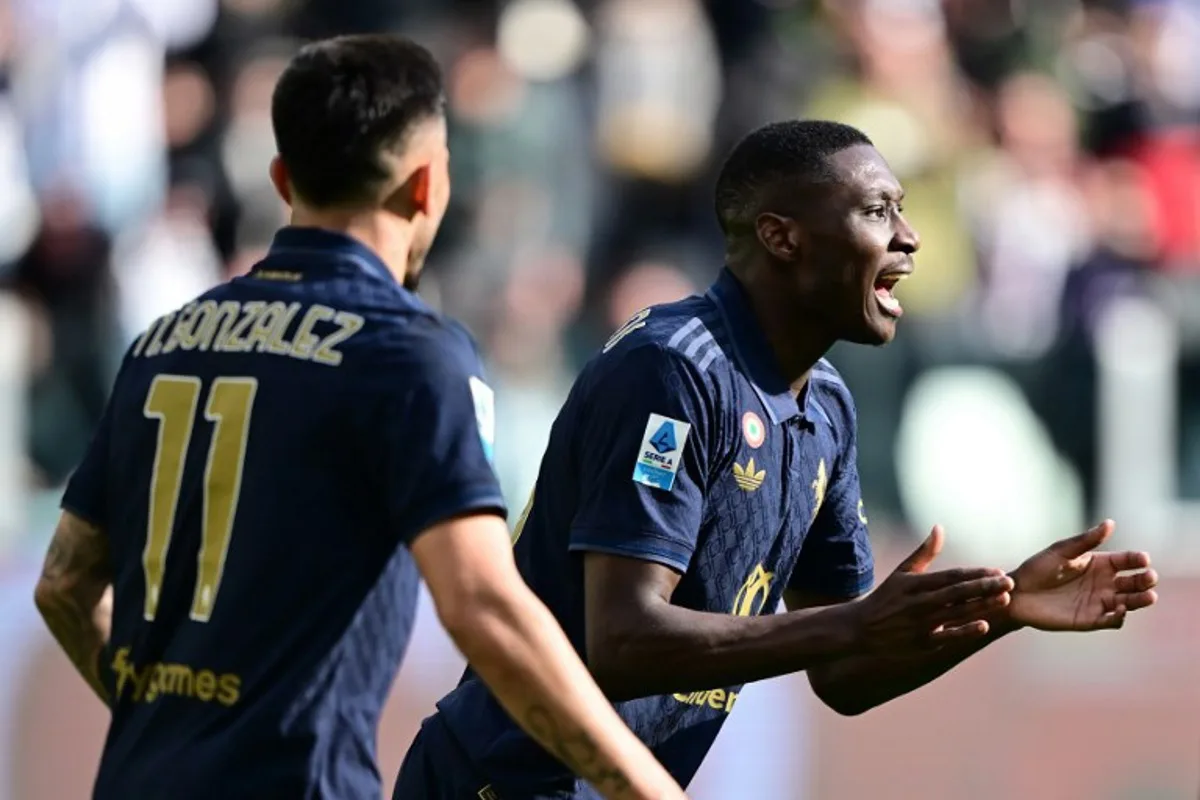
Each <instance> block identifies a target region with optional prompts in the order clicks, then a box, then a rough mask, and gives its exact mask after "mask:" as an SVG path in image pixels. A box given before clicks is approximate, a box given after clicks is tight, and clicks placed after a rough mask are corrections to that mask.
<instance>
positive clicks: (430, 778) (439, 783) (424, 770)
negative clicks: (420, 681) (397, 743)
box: [392, 714, 501, 800]
mask: <svg viewBox="0 0 1200 800" xmlns="http://www.w3.org/2000/svg"><path fill="white" fill-rule="evenodd" d="M392 800H501V797H500V796H499V795H498V794H496V793H495V792H494V791H493V790H492V788H491V786H489V785H488V782H487V781H486V780H483V779H481V778H479V777H478V775H477V774H476V771H475V767H474V765H472V764H471V762H470V760H469V759H468V758H467V754H466V753H464V752H463V750H462V747H461V746H460V745H459V744H458V742H457V741H455V739H454V736H453V735H451V733H450V731H449V729H448V728H447V727H446V724H445V723H444V722H442V721H441V719H440V718H438V716H437V715H436V714H435V715H434V716H432V717H429V718H427V719H426V720H425V721H424V722H422V723H421V730H419V731H417V736H416V738H414V739H413V742H412V745H411V746H410V747H409V748H408V755H406V756H404V763H403V764H401V765H400V774H399V775H398V776H397V777H396V788H395V789H394V790H393V791H392Z"/></svg>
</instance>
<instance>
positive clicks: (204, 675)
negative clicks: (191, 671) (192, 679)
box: [196, 669, 217, 703]
mask: <svg viewBox="0 0 1200 800" xmlns="http://www.w3.org/2000/svg"><path fill="white" fill-rule="evenodd" d="M216 690H217V676H216V675H214V674H213V671H212V670H210V669H202V670H200V671H199V672H197V673H196V699H197V700H201V701H203V702H205V703H207V702H209V701H211V700H212V699H213V694H215V693H216Z"/></svg>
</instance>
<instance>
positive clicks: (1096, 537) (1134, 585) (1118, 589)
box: [1008, 520, 1158, 631]
mask: <svg viewBox="0 0 1200 800" xmlns="http://www.w3.org/2000/svg"><path fill="white" fill-rule="evenodd" d="M1114 527H1115V525H1114V524H1113V521H1112V520H1105V521H1104V522H1102V523H1100V524H1099V525H1097V526H1096V527H1094V528H1092V529H1091V530H1088V531H1084V532H1083V533H1081V534H1079V535H1078V536H1072V537H1071V538H1070V539H1063V540H1062V541H1060V542H1055V543H1054V544H1052V545H1050V546H1049V547H1047V548H1046V549H1045V550H1043V551H1042V552H1040V553H1038V554H1037V555H1035V556H1033V557H1032V558H1030V559H1029V560H1027V561H1026V562H1025V563H1024V564H1022V565H1021V566H1019V567H1018V568H1017V569H1016V571H1015V572H1014V573H1012V577H1013V580H1014V581H1016V591H1014V592H1013V594H1012V603H1011V605H1010V606H1009V612H1008V613H1009V616H1010V618H1011V619H1012V621H1013V622H1014V623H1016V624H1019V625H1028V626H1030V627H1033V628H1038V629H1040V630H1044V631H1094V630H1101V629H1106V628H1119V627H1121V626H1122V625H1123V624H1124V623H1125V615H1126V614H1127V613H1129V612H1130V611H1137V610H1138V609H1141V608H1147V607H1149V606H1152V605H1154V603H1155V602H1157V601H1158V595H1157V594H1156V593H1155V592H1154V587H1155V586H1156V585H1157V584H1158V575H1157V573H1155V571H1154V570H1152V569H1150V556H1149V554H1147V553H1142V552H1137V551H1126V552H1121V553H1107V552H1094V551H1095V550H1096V548H1097V547H1099V546H1100V545H1101V544H1103V543H1104V542H1105V540H1107V539H1108V537H1109V536H1111V535H1112V532H1113V528H1114ZM1122 573H1127V574H1122Z"/></svg>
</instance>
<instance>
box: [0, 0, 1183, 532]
mask: <svg viewBox="0 0 1200 800" xmlns="http://www.w3.org/2000/svg"><path fill="white" fill-rule="evenodd" d="M383 30H389V31H400V32H403V33H405V34H407V35H410V36H412V37H414V38H416V39H418V40H419V41H421V42H422V43H424V44H426V45H427V46H429V47H430V48H431V49H432V50H433V51H434V53H435V55H437V57H438V58H439V60H440V61H441V63H442V64H443V65H444V68H445V71H446V78H447V86H448V95H449V114H450V121H451V149H452V161H451V163H452V173H453V177H454V195H453V201H452V204H451V210H450V213H449V214H448V216H447V220H446V224H445V227H444V228H443V232H442V234H441V236H440V238H439V240H438V244H437V246H436V247H435V250H434V252H433V254H432V256H431V260H430V268H429V272H428V277H427V279H426V282H425V284H423V287H422V289H423V292H424V293H425V294H426V295H427V297H428V299H430V301H431V302H433V303H435V304H437V305H439V306H440V307H442V308H444V309H445V310H447V311H448V312H450V313H452V314H454V315H456V316H458V317H460V318H462V319H463V320H464V321H466V322H467V324H468V325H469V326H470V327H471V329H472V330H473V331H474V333H475V334H476V336H477V337H478V338H479V339H480V341H481V343H482V344H483V347H484V349H485V351H486V354H487V357H488V360H489V369H490V370H491V375H492V379H493V381H494V383H495V384H496V387H497V392H498V409H497V412H498V425H497V427H498V430H499V431H500V432H501V436H502V438H501V440H500V441H499V442H498V450H497V458H498V467H499V470H500V472H501V477H502V481H503V483H504V486H505V489H506V491H507V492H508V493H509V495H510V498H509V499H510V504H511V505H513V506H515V507H517V508H519V507H520V506H521V505H523V502H524V494H525V493H526V492H527V491H528V489H529V487H530V485H531V484H532V482H533V479H534V476H535V474H536V470H537V467H538V461H539V459H540V453H541V450H542V446H543V444H544V442H545V439H546V436H547V432H548V428H549V425H550V423H551V421H552V420H553V418H554V415H555V413H556V411H557V408H558V406H559V404H560V402H561V400H562V398H563V396H564V394H565V391H566V389H567V387H568V386H569V384H570V380H571V378H572V377H573V375H574V372H575V370H576V369H577V368H578V366H579V364H580V363H581V361H582V360H583V359H585V358H586V357H587V356H588V355H589V354H590V353H591V352H592V351H593V349H594V348H595V347H596V346H597V343H598V342H602V341H603V339H604V338H605V337H606V336H607V334H608V333H609V332H610V331H611V330H612V329H613V328H615V327H616V326H617V325H619V324H620V322H621V321H622V320H624V319H625V318H626V317H628V316H629V315H631V314H632V313H634V312H635V311H637V310H638V309H640V308H642V307H643V306H646V305H649V304H651V303H656V302H662V301H666V300H671V299H675V298H677V297H681V296H684V295H687V294H690V293H692V292H693V291H696V290H697V289H702V288H703V287H704V286H706V285H707V283H708V282H709V281H710V280H711V279H712V278H713V276H714V275H715V274H716V271H717V270H718V269H719V267H720V265H721V262H722V255H723V251H722V244H721V240H720V237H719V234H718V230H717V227H716V225H715V222H714V217H713V214H712V200H711V196H712V185H713V181H714V178H715V173H716V170H717V169H718V168H719V165H720V162H721V159H722V157H723V155H724V153H725V152H726V151H727V150H728V149H729V148H730V147H731V146H732V144H733V143H734V142H735V141H736V140H737V139H738V138H740V137H741V136H742V135H744V134H745V133H746V132H748V131H749V130H750V129H752V128H753V127H755V126H756V125H759V124H761V123H763V122H766V121H770V120H774V119H779V118H785V117H797V116H810V117H822V118H831V119H837V120H840V121H843V122H847V123H850V124H853V125H856V126H858V127H861V128H862V129H863V130H865V131H866V132H867V133H868V135H870V136H871V137H872V138H873V139H874V141H875V142H876V144H877V146H878V147H879V149H880V150H881V151H882V152H883V154H884V155H885V156H886V157H887V158H888V159H889V161H890V163H891V165H892V167H893V169H894V171H895V172H896V173H897V175H898V176H899V177H900V179H901V180H902V181H903V182H904V184H905V187H906V189H907V191H908V197H907V199H906V201H905V207H906V213H907V214H908V216H909V218H910V220H911V221H912V223H913V224H914V225H915V226H916V227H917V229H918V230H919V231H920V233H921V234H922V237H923V240H924V247H923V249H922V251H921V253H920V254H919V255H918V258H917V274H916V276H915V277H914V278H912V279H911V280H910V281H908V282H906V283H905V284H904V285H903V286H902V287H901V289H900V292H899V295H900V298H901V300H902V301H903V303H904V306H905V309H906V316H905V319H904V322H903V323H902V326H901V335H900V336H899V337H898V338H897V341H896V342H895V343H894V344H893V345H891V346H890V347H888V348H886V349H883V350H873V349H866V348H853V347H845V348H842V347H839V348H838V349H837V350H835V353H834V355H833V360H834V361H835V363H836V364H837V366H838V367H839V368H840V369H841V370H842V371H843V374H844V375H845V376H846V378H847V381H848V383H849V384H850V386H851V388H852V389H853V390H854V391H855V395H856V398H857V401H858V407H859V417H860V441H859V457H860V469H861V472H862V476H863V483H864V495H865V497H866V498H867V504H868V508H870V509H872V516H873V522H874V523H880V525H878V526H877V529H878V530H882V531H887V530H889V529H891V530H903V529H904V528H905V525H906V523H908V522H911V521H912V520H913V519H914V518H916V519H923V518H924V517H925V516H926V514H925V509H927V508H934V509H935V510H937V511H938V512H939V513H943V512H944V513H950V512H952V511H953V509H949V510H947V509H945V508H944V507H938V506H936V505H935V506H929V503H928V498H929V497H930V496H931V493H934V492H935V490H936V489H938V488H942V489H943V490H944V489H945V487H946V486H947V483H948V482H949V481H952V480H954V479H956V478H959V477H960V476H961V475H964V474H966V475H971V476H973V485H975V486H979V485H980V484H981V483H982V484H983V490H984V491H987V492H991V493H993V494H997V495H1003V496H1004V498H1007V499H1004V498H1002V499H1001V501H1000V502H1002V503H1004V502H1007V503H1008V504H1009V505H1021V506H1022V507H1023V506H1025V505H1029V506H1030V507H1034V508H1042V507H1050V506H1051V505H1052V504H1054V503H1058V504H1065V505H1067V506H1070V507H1071V508H1070V510H1069V511H1068V512H1067V513H1066V516H1065V517H1064V518H1063V524H1067V523H1066V521H1065V520H1068V519H1069V520H1071V521H1074V516H1075V515H1078V514H1082V513H1083V512H1084V511H1085V510H1090V509H1092V508H1094V507H1095V506H1096V505H1097V504H1098V503H1099V502H1100V501H1099V499H1098V496H1097V495H1098V491H1099V490H1098V486H1097V473H1098V471H1099V465H1098V463H1097V461H1098V455H1097V450H1098V441H1099V440H1100V437H1099V436H1098V434H1097V428H1098V426H1099V424H1100V423H1099V421H1098V415H1099V411H1098V408H1097V407H1098V405H1099V402H1098V399H1097V397H1098V389H1097V380H1098V379H1097V371H1098V369H1097V357H1096V339H1097V336H1098V335H1099V334H1098V330H1099V329H1100V328H1101V327H1102V325H1103V321H1104V319H1105V314H1106V311H1107V310H1108V309H1110V308H1111V307H1112V306H1113V304H1114V303H1118V302H1120V301H1122V300H1128V299H1130V298H1133V299H1137V300H1142V301H1145V302H1146V303H1148V304H1149V306H1148V307H1150V308H1152V309H1158V311H1159V312H1161V316H1162V318H1163V319H1166V320H1168V322H1169V326H1170V330H1172V331H1174V332H1175V333H1176V334H1177V338H1178V339H1179V340H1180V341H1182V342H1183V345H1182V346H1181V348H1180V357H1179V360H1178V367H1177V368H1178V382H1177V388H1178V393H1179V397H1180V402H1179V403H1178V405H1179V415H1180V416H1179V437H1178V440H1179V448H1178V453H1177V454H1173V457H1174V458H1177V460H1178V470H1177V471H1178V481H1179V485H1178V490H1179V492H1181V493H1182V494H1184V495H1188V496H1200V368H1197V366H1200V365H1192V363H1191V361H1192V358H1191V349H1190V347H1189V346H1188V342H1189V341H1190V339H1191V330H1192V329H1194V328H1197V327H1200V326H1197V325H1196V324H1195V322H1196V321H1200V315H1198V314H1195V313H1189V309H1188V301H1189V299H1190V297H1191V296H1193V295H1195V294H1196V290H1195V289H1193V288H1192V287H1193V286H1195V285H1197V281H1196V275H1197V273H1200V135H1198V134H1200V130H1198V129H1197V123H1198V122H1200V47H1198V46H1197V43H1200V2H1197V0H1104V1H1103V2H1100V1H1094V2H1084V1H1083V0H943V1H942V2H939V1H938V0H827V1H826V2H817V0H808V1H807V2H806V1H805V0H0V263H2V264H4V265H5V266H4V268H3V270H4V271H3V280H4V282H5V286H6V288H7V289H8V290H9V292H10V293H11V296H13V297H16V298H18V299H19V300H20V301H21V304H20V308H22V309H24V311H25V315H26V318H27V320H28V328H27V329H28V331H29V335H28V343H27V349H28V355H27V358H26V360H25V363H26V364H27V369H28V372H29V381H28V392H29V406H28V412H27V414H28V424H27V426H26V430H27V454H28V480H29V481H30V482H32V483H33V484H34V485H37V486H40V487H44V488H46V489H47V490H49V489H51V488H53V487H56V486H58V485H61V482H62V481H63V480H64V479H65V478H66V476H67V475H68V474H69V472H70V470H71V469H72V467H73V466H74V464H75V462H76V460H77V459H78V457H79V456H80V454H81V452H82V449H83V448H84V447H85V446H86V443H87V440H88V436H89V433H90V429H91V427H92V426H93V425H94V423H95V422H96V420H97V418H98V416H99V414H100V413H101V410H102V408H103V403H104V400H105V396H106V392H107V390H108V386H109V382H110V380H111V378H112V375H113V372H114V368H115V364H116V363H117V362H118V360H119V358H120V353H121V351H122V349H123V347H124V346H125V344H126V343H127V342H128V341H129V340H130V339H131V338H132V337H133V336H134V335H135V334H136V333H137V332H138V331H139V330H140V329H141V328H142V327H143V326H145V325H146V324H147V323H148V322H149V321H150V320H151V319H153V318H154V317H155V316H157V315H159V314H161V313H163V312H164V311H166V310H168V309H170V308H173V307H175V306H177V305H180V304H182V303H183V302H185V301H187V300H188V299H190V298H191V297H192V296H193V295H194V294H196V293H198V292H199V291H202V290H204V289H205V288H207V287H208V286H210V285H212V284H214V283H215V282H217V281H220V280H223V279H226V278H228V277H230V276H232V275H237V274H239V273H242V272H244V271H245V270H246V269H247V268H248V267H249V266H250V265H251V264H253V263H254V261H255V260H256V259H257V258H258V257H259V256H260V255H261V254H262V253H263V251H264V249H265V248H266V247H267V246H268V244H269V242H270V238H271V236H272V234H273V232H274V230H275V229H276V228H277V227H278V226H279V225H280V224H282V223H283V222H284V221H285V220H286V209H285V208H283V207H282V206H281V204H280V203H279V201H278V200H277V199H276V198H275V197H274V195H273V193H272V191H271V188H270V184H269V182H268V178H267V169H266V166H267V162H268V160H269V158H270V157H271V155H273V142H272V136H271V130H270V119H269V100H270V95H271V90H272V87H273V85H274V81H275V79H276V77H277V76H278V75H279V73H280V71H281V69H282V68H283V66H284V65H285V64H286V62H287V59H288V57H289V55H290V54H291V53H292V52H293V51H294V49H295V48H296V46H297V45H298V43H300V42H303V41H305V40H307V39H311V38H316V37H323V36H328V35H333V34H338V33H348V32H362V31H383ZM1173 368H1174V367H1173ZM934 375H941V376H943V378H944V380H941V381H940V382H939V381H933V380H931V376H934ZM948 398H953V399H954V404H953V408H954V409H956V410H957V413H954V414H950V413H945V410H946V409H947V408H948V406H947V405H946V403H947V402H949V400H948ZM964 409H965V410H964ZM1126 424H1127V425H1128V426H1131V427H1136V426H1137V425H1138V424H1139V422H1138V420H1137V419H1136V418H1132V419H1129V420H1127V422H1126ZM989 429H994V430H991V432H990V433H989ZM959 431H964V432H967V434H964V435H967V437H968V440H969V441H972V442H975V443H976V445H975V447H974V449H973V450H972V451H970V452H963V451H962V449H961V447H960V448H959V449H958V450H956V449H955V443H956V442H959V443H961V441H963V439H962V436H960V435H959V434H958V432H959ZM980 436H983V437H984V438H982V439H980V438H978V437H980ZM939 437H940V439H939ZM971 437H975V438H971ZM989 437H990V438H989ZM911 441H920V442H921V445H922V446H921V447H917V446H916V445H912V444H910V442H911ZM930 462H941V466H940V467H937V466H930ZM1131 469H1136V465H1133V466H1131ZM981 478H982V481H981V480H980V479H981ZM963 480H965V478H964V479H963ZM931 486H932V488H930V487H931ZM964 491H965V490H964ZM1039 492H1040V493H1041V494H1040V495H1039V494H1038V493H1039ZM943 493H944V491H943ZM1043 495H1044V496H1045V497H1044V498H1043V500H1042V501H1040V502H1041V505H1038V503H1036V502H1034V501H1033V500H1030V502H1029V503H1025V502H1024V498H1027V497H1033V498H1034V499H1037V497H1041V496H1043ZM931 513H932V512H931ZM1014 513H1015V512H1014ZM951 517H952V518H953V513H951ZM1007 521H1008V523H1011V522H1012V519H1008V520H1007ZM889 523H890V524H889Z"/></svg>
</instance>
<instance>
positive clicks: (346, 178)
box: [271, 35, 445, 208]
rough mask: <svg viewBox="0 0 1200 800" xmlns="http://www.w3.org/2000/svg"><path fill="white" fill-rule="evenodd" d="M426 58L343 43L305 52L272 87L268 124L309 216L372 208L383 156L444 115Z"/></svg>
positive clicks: (391, 40) (399, 48)
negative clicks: (422, 124)
mask: <svg viewBox="0 0 1200 800" xmlns="http://www.w3.org/2000/svg"><path fill="white" fill-rule="evenodd" d="M444 104H445V100H444V93H443V88H442V74H441V70H440V69H439V67H438V65H437V62H436V61H435V60H434V59H433V56H432V55H430V53H429V51H427V50H426V49H425V48H423V47H421V46H420V45H418V44H416V43H414V42H412V41H410V40H408V39H405V38H402V37H399V36H387V35H358V36H341V37H337V38H334V39H327V40H325V41H320V42H316V43H313V44H310V45H307V46H306V47H304V48H302V49H301V50H300V52H299V53H297V54H296V56H295V57H294V58H293V59H292V61H291V63H290V64H289V65H288V67H287V69H286V70H285V71H284V73H283V75H282V76H281V77H280V79H279V83H278V84H277V85H276V87H275V93H274V95H273V97H272V100H271V121H272V124H273V126H274V129H275V142H276V147H277V148H278V152H279V157H280V159H281V160H282V161H283V164H284V166H285V167H286V168H287V171H288V176H289V179H290V181H291V184H292V187H293V189H294V191H295V193H296V194H297V195H299V197H300V198H302V199H303V200H304V201H305V203H306V204H308V205H309V206H311V207H314V208H328V207H336V206H351V205H358V204H365V203H370V202H371V201H372V200H374V199H375V198H376V197H377V195H378V193H379V189H380V187H381V186H383V185H384V184H385V183H386V182H387V180H388V178H389V171H388V167H387V164H386V162H385V160H384V155H385V153H386V152H387V151H398V150H402V149H403V147H404V143H405V138H406V136H407V135H408V134H409V133H410V132H411V131H412V130H413V129H414V128H415V127H416V126H417V124H418V123H420V122H422V121H424V120H427V119H429V118H431V117H437V116H440V115H441V114H442V113H443V108H444Z"/></svg>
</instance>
